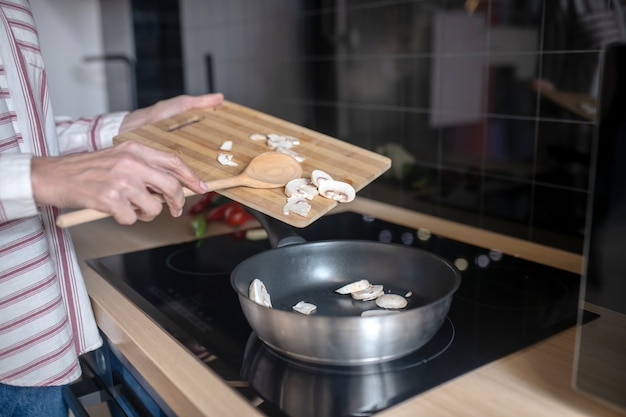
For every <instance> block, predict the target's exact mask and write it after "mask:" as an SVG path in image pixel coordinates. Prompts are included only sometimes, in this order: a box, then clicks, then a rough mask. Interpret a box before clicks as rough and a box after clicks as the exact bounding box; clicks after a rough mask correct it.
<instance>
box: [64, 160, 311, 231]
mask: <svg viewBox="0 0 626 417" xmlns="http://www.w3.org/2000/svg"><path fill="white" fill-rule="evenodd" d="M301 175H302V166H301V165H300V163H299V162H298V161H296V160H295V159H294V158H293V157H292V156H290V155H287V154H284V153H281V152H265V153H262V154H260V155H257V156H256V157H255V158H254V159H252V160H251V161H250V163H249V164H248V166H247V167H246V169H245V170H244V171H243V172H241V173H240V174H238V175H235V176H232V177H226V178H220V179H217V180H212V181H207V182H206V185H207V186H208V187H209V189H208V191H215V190H223V189H226V188H232V187H251V188H280V187H284V186H285V184H287V183H288V182H289V181H291V180H293V179H296V178H300V176H301ZM183 191H184V193H185V197H188V196H191V195H194V194H196V193H194V192H193V191H191V190H190V189H188V188H185V187H183ZM154 197H155V198H156V199H157V200H159V201H160V202H164V200H163V197H161V195H159V194H155V195H154ZM109 216H111V215H110V214H109V213H104V212H102V211H98V210H93V209H84V210H76V211H71V212H69V213H65V214H62V215H60V216H59V217H57V222H56V224H57V226H58V227H61V228H66V227H71V226H76V225H78V224H82V223H87V222H90V221H92V220H98V219H104V218H105V217H109Z"/></svg>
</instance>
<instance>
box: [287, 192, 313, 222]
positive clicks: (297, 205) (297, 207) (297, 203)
mask: <svg viewBox="0 0 626 417" xmlns="http://www.w3.org/2000/svg"><path fill="white" fill-rule="evenodd" d="M310 211H311V205H310V204H309V202H308V201H307V200H306V198H304V197H300V196H294V197H289V198H288V199H287V203H286V204H285V205H284V206H283V214H285V215H289V214H291V213H293V214H297V215H299V216H302V217H306V216H308V215H309V212H310Z"/></svg>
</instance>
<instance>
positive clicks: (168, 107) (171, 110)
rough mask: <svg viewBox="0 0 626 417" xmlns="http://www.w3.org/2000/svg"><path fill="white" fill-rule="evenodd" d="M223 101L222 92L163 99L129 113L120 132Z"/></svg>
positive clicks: (216, 104)
mask: <svg viewBox="0 0 626 417" xmlns="http://www.w3.org/2000/svg"><path fill="white" fill-rule="evenodd" d="M223 101H224V95H223V94H221V93H215V94H204V95H201V96H187V95H181V96H177V97H173V98H169V99H167V100H161V101H159V102H157V103H155V104H153V105H152V106H149V107H144V108H142V109H138V110H135V111H132V112H130V113H128V114H127V115H126V117H125V118H124V120H123V121H122V125H121V126H120V133H123V132H126V131H128V130H132V129H136V128H138V127H141V126H143V125H146V124H149V123H154V122H157V121H159V120H162V119H165V118H167V117H170V116H174V115H176V114H178V113H182V112H184V111H186V110H190V109H199V108H207V107H208V108H211V107H216V106H218V105H220V104H221V103H222V102H223Z"/></svg>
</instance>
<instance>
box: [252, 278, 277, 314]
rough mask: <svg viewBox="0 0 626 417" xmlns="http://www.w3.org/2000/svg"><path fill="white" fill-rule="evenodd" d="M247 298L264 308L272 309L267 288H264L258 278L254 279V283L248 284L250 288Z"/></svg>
mask: <svg viewBox="0 0 626 417" xmlns="http://www.w3.org/2000/svg"><path fill="white" fill-rule="evenodd" d="M248 297H250V299H251V300H252V301H254V302H255V303H257V304H261V305H262V306H265V307H270V308H271V307H272V300H271V298H270V294H269V293H268V292H267V288H265V284H264V283H263V281H261V280H260V279H258V278H255V279H254V281H252V282H251V283H250V288H248Z"/></svg>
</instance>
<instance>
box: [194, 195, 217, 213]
mask: <svg viewBox="0 0 626 417" xmlns="http://www.w3.org/2000/svg"><path fill="white" fill-rule="evenodd" d="M218 195H219V194H218V193H217V192H215V191H209V192H208V193H206V194H203V195H202V197H200V199H199V200H198V201H196V202H195V203H194V205H193V206H191V207H190V208H189V211H188V213H189V214H191V215H194V214H198V213H200V212H201V211H202V210H204V209H206V208H208V207H209V206H210V205H211V204H213V203H214V202H215V198H216V197H217V196H218Z"/></svg>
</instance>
